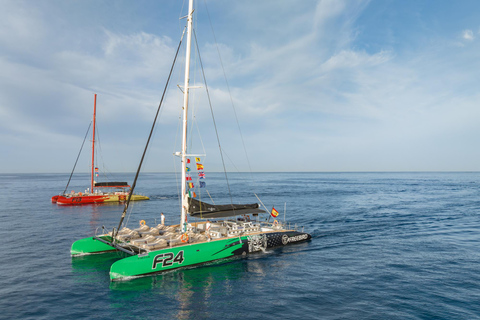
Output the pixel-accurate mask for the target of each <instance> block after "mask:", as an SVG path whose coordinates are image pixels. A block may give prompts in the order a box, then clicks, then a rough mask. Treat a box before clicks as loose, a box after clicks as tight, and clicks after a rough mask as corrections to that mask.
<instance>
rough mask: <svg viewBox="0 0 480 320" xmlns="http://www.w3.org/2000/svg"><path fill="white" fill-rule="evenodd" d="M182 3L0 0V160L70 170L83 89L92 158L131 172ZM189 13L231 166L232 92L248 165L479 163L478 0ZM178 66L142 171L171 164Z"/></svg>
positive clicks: (200, 8)
mask: <svg viewBox="0 0 480 320" xmlns="http://www.w3.org/2000/svg"><path fill="white" fill-rule="evenodd" d="M205 2H206V5H207V8H208V14H207V11H206V6H205ZM183 6H184V4H183V2H182V1H168V0H164V1H154V0H151V1H146V0H145V1H142V0H140V1H139V0H137V1H129V0H128V1H99V0H91V1H90V0H78V1H68V0H39V1H32V0H30V1H21V0H14V1H7V0H0V9H1V10H0V70H1V72H0V147H1V157H0V172H3V173H8V172H69V171H70V170H71V167H72V166H73V163H74V161H75V158H76V156H77V152H78V150H79V148H80V145H81V143H82V140H83V136H84V134H85V131H86V130H87V127H88V124H89V123H90V120H91V117H92V111H93V94H94V93H97V94H98V97H97V108H98V118H97V121H98V134H99V137H100V151H101V153H100V154H99V157H98V161H99V162H100V164H99V166H101V167H102V168H103V167H104V166H105V168H106V170H109V171H112V172H123V171H128V172H132V171H135V170H136V167H137V165H138V162H139V159H140V156H141V152H142V150H143V147H144V144H145V142H146V139H147V136H148V132H149V128H150V126H151V123H152V121H153V117H154V114H155V111H156V108H157V106H158V103H159V101H160V97H161V94H162V91H163V87H164V85H165V81H166V78H167V75H168V70H169V68H170V66H171V62H172V60H173V56H174V52H175V48H176V46H177V45H178V41H179V39H180V35H181V32H182V30H183V26H184V24H185V20H179V17H181V16H184V15H185V14H186V10H185V8H184V7H183ZM185 6H186V4H185ZM182 8H183V9H182ZM195 15H196V19H197V22H196V33H197V38H198V45H199V47H200V52H201V56H202V59H203V64H204V67H205V73H206V77H207V81H208V87H209V91H210V94H211V97H212V103H213V108H214V112H215V117H216V121H217V125H218V130H219V134H220V140H221V144H222V147H223V149H224V151H225V158H226V161H227V166H229V167H230V168H234V169H235V170H240V171H245V170H249V167H248V164H247V162H246V161H245V153H244V151H243V145H242V142H241V139H240V138H239V135H238V130H237V122H236V120H235V117H233V116H232V115H233V114H234V113H233V109H232V101H233V104H234V106H235V110H236V113H237V116H238V120H239V123H240V127H241V129H242V133H243V138H244V141H245V146H246V149H247V154H248V159H249V160H250V164H251V169H252V170H253V171H424V170H434V171H437V170H438V171H442V170H447V171H450V170H452V171H454V170H465V171H470V170H480V142H479V141H478V140H479V139H478V138H479V137H480V93H479V89H480V75H479V72H480V71H479V70H480V1H477V0H471V1H462V0H460V1H438V0H424V1H422V0H402V1H393V0H391V1H389V0H376V1H375V0H373V1H362V0H357V1H355V0H345V1H342V0H323V1H307V0H302V1H293V0H292V1H287V0H285V1H278V0H275V1H267V0H266V1H263V0H262V1H258V0H255V1H250V0H246V1H220V0H207V1H204V0H201V1H199V3H198V4H197V9H196V10H195ZM209 17H210V19H211V24H212V26H213V30H214V32H215V37H214V36H213V35H212V31H211V27H210V22H209ZM215 39H216V42H215ZM217 48H218V50H219V51H220V54H221V57H222V63H223V66H224V70H225V74H226V76H227V79H228V84H229V86H230V92H231V98H230V95H229V90H228V87H227V86H226V84H225V80H224V72H223V70H222V64H221V63H220V62H219V59H218V53H217ZM183 56H184V49H183V48H182V51H181V58H180V59H181V60H182V59H184V57H183ZM180 62H181V61H180ZM193 67H196V68H197V70H199V68H198V62H197V63H196V64H194V65H193ZM192 70H193V69H192ZM182 74H183V70H182V69H181V68H180V67H177V68H176V69H175V73H174V76H173V79H172V84H171V85H170V87H169V90H168V95H167V100H166V103H165V107H164V109H163V111H162V113H161V118H160V120H159V122H158V127H157V129H156V131H155V137H154V139H153V141H152V148H151V149H150V151H149V153H148V156H147V160H146V163H145V170H146V171H172V170H173V169H174V163H175V162H174V159H173V157H172V153H173V152H174V151H179V147H178V145H179V137H178V136H177V130H178V129H177V128H178V124H179V122H178V117H179V114H180V107H181V96H180V94H181V92H180V90H179V89H178V88H177V84H181V83H182V82H183V76H182ZM201 80H202V79H201V73H199V72H198V71H197V72H195V73H193V74H192V81H193V82H196V83H197V84H198V85H200V82H202V81H201ZM203 86H204V85H203ZM194 91H195V94H194V97H192V99H193V101H194V108H195V110H196V112H195V121H194V122H193V123H194V126H193V127H192V131H193V132H195V133H196V132H200V134H201V136H202V139H203V143H204V146H205V149H206V152H207V154H208V157H207V159H208V161H207V159H205V162H206V163H209V165H206V168H205V169H206V171H209V170H211V171H218V170H219V169H220V168H221V167H220V165H219V162H218V160H216V159H215V156H218V149H215V146H216V140H215V138H214V137H215V136H214V132H213V131H212V130H211V124H212V120H211V118H209V117H208V116H209V114H210V110H209V108H208V106H207V105H206V104H205V102H206V98H205V95H204V93H203V91H204V90H202V89H195V90H194ZM209 130H210V131H209ZM195 139H197V140H194V141H193V143H194V144H196V145H200V148H199V149H195V151H198V152H203V148H202V145H201V144H198V143H196V142H198V141H199V140H198V138H195ZM88 143H89V142H88ZM88 148H89V146H87V148H86V149H85V150H84V153H83V155H82V158H81V160H80V162H79V171H84V172H86V171H87V170H88V161H89V160H88V158H89V154H88V153H89V149H88ZM230 160H232V162H234V163H235V167H233V166H232V165H231V163H230ZM177 166H178V164H177ZM235 170H234V171H235Z"/></svg>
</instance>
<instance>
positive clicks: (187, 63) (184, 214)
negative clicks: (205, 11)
mask: <svg viewBox="0 0 480 320" xmlns="http://www.w3.org/2000/svg"><path fill="white" fill-rule="evenodd" d="M192 14H193V0H190V1H189V3H188V16H187V45H186V47H187V48H186V58H185V83H184V87H183V139H182V214H181V217H180V226H181V228H182V232H186V231H187V223H186V222H187V208H188V195H187V180H186V174H187V171H186V168H187V159H186V157H187V117H188V93H189V82H190V51H191V43H192V19H193V17H192Z"/></svg>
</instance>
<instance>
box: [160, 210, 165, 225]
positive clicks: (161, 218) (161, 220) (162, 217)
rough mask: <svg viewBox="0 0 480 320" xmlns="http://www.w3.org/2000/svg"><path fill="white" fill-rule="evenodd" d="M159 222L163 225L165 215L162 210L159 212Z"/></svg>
mask: <svg viewBox="0 0 480 320" xmlns="http://www.w3.org/2000/svg"><path fill="white" fill-rule="evenodd" d="M160 222H161V223H162V225H165V216H164V215H163V212H162V213H161V214H160Z"/></svg>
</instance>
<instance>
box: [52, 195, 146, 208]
mask: <svg viewBox="0 0 480 320" xmlns="http://www.w3.org/2000/svg"><path fill="white" fill-rule="evenodd" d="M127 197H128V196H127V195H93V196H90V195H82V196H60V195H58V196H54V197H52V202H56V203H57V204H58V205H64V206H72V205H82V204H95V203H108V202H123V201H126V199H127ZM139 200H149V198H148V197H146V196H141V195H137V194H134V195H132V199H131V201H139Z"/></svg>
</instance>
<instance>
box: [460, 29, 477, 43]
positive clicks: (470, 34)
mask: <svg viewBox="0 0 480 320" xmlns="http://www.w3.org/2000/svg"><path fill="white" fill-rule="evenodd" d="M462 38H463V39H464V40H467V41H473V40H475V36H474V35H473V31H472V30H470V29H466V30H463V31H462Z"/></svg>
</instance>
